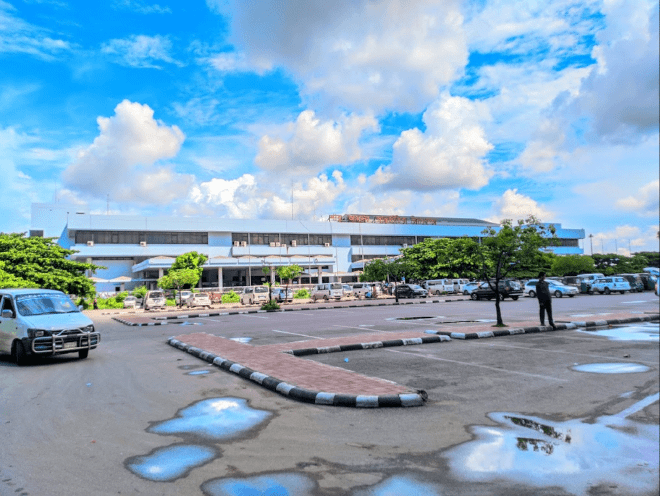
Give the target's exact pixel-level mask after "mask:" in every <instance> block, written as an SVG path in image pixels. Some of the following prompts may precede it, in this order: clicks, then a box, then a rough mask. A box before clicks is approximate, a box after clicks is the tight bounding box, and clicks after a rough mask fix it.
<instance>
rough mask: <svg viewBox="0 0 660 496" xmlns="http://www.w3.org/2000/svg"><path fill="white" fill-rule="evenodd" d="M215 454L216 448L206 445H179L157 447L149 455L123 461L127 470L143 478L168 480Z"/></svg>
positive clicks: (183, 473)
mask: <svg viewBox="0 0 660 496" xmlns="http://www.w3.org/2000/svg"><path fill="white" fill-rule="evenodd" d="M216 456H217V452H216V450H214V449H213V448H209V447H207V446H194V445H190V446H188V445H179V446H168V447H166V448H158V449H156V450H155V451H154V452H153V453H151V454H149V455H144V456H135V457H133V458H129V459H128V460H126V462H125V463H126V467H127V468H128V470H130V471H131V472H133V473H134V474H135V475H137V476H139V477H142V478H143V479H147V480H150V481H154V482H170V481H173V480H175V479H178V478H179V477H183V476H184V475H186V474H187V473H188V472H190V471H191V470H192V469H193V468H196V467H199V466H201V465H204V464H205V463H208V462H209V461H211V460H212V459H213V458H215V457H216Z"/></svg>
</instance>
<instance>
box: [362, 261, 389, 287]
mask: <svg viewBox="0 0 660 496" xmlns="http://www.w3.org/2000/svg"><path fill="white" fill-rule="evenodd" d="M388 265H389V263H388V262H387V261H385V260H383V259H382V258H376V259H374V260H370V261H369V262H367V263H366V264H365V266H364V269H363V271H362V275H361V276H360V280H361V281H363V282H370V281H385V280H387V276H388V275H389V269H388Z"/></svg>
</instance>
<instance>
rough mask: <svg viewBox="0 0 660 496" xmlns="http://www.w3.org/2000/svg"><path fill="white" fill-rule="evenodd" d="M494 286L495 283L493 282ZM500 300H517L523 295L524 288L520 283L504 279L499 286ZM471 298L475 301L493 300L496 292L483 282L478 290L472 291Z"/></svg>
mask: <svg viewBox="0 0 660 496" xmlns="http://www.w3.org/2000/svg"><path fill="white" fill-rule="evenodd" d="M493 284H494V282H493ZM498 289H499V294H500V300H504V299H505V298H511V299H512V300H517V299H518V298H519V297H520V296H522V294H523V290H522V287H521V286H520V283H518V281H513V280H511V279H502V280H501V281H500V284H499V286H498ZM470 298H472V299H473V300H481V299H486V300H492V299H493V298H495V291H494V290H493V289H491V287H490V284H489V283H488V282H482V283H481V284H480V285H479V287H478V288H477V289H475V290H474V291H472V294H471V295H470Z"/></svg>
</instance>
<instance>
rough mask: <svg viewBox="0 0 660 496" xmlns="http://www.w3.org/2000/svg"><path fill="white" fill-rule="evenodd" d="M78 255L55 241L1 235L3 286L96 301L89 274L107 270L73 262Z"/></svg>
mask: <svg viewBox="0 0 660 496" xmlns="http://www.w3.org/2000/svg"><path fill="white" fill-rule="evenodd" d="M75 253H77V252H76V251H75V250H67V249H65V248H62V247H61V246H59V245H58V244H57V243H56V242H55V241H54V240H53V239H52V238H39V237H30V238H28V237H26V236H25V233H21V234H17V233H14V234H4V233H0V285H2V286H3V287H14V288H17V287H33V288H34V287H36V288H44V289H55V290H59V291H62V292H64V293H67V294H75V295H78V296H82V297H86V298H87V297H92V296H94V294H95V293H96V288H95V287H94V284H93V283H92V281H90V279H89V278H88V277H87V274H86V273H87V272H88V271H91V272H92V273H94V272H95V271H96V270H97V269H102V268H105V267H101V266H98V265H93V264H88V263H83V262H76V261H75V260H71V259H70V258H69V257H71V255H73V254H75Z"/></svg>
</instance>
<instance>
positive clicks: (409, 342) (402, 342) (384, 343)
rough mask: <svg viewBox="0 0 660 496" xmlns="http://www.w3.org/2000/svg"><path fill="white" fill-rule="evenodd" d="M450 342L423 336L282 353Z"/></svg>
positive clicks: (307, 353)
mask: <svg viewBox="0 0 660 496" xmlns="http://www.w3.org/2000/svg"><path fill="white" fill-rule="evenodd" d="M442 341H451V338H450V337H449V336H441V335H434V336H423V337H419V338H409V339H391V340H388V341H373V342H371V343H356V344H340V345H337V346H326V347H323V348H300V349H297V350H286V351H284V353H288V354H289V355H294V356H305V355H321V354H323V353H339V352H342V351H356V350H372V349H374V348H388V347H390V346H411V345H417V344H426V343H440V342H442Z"/></svg>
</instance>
